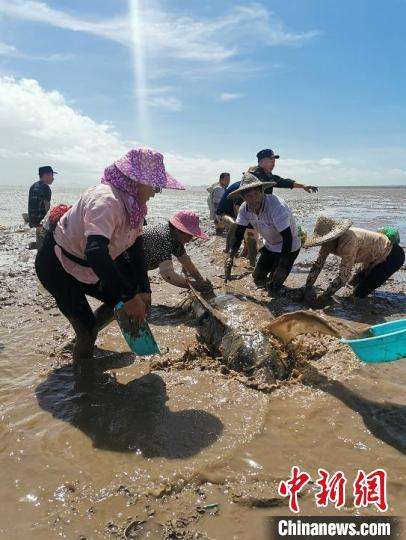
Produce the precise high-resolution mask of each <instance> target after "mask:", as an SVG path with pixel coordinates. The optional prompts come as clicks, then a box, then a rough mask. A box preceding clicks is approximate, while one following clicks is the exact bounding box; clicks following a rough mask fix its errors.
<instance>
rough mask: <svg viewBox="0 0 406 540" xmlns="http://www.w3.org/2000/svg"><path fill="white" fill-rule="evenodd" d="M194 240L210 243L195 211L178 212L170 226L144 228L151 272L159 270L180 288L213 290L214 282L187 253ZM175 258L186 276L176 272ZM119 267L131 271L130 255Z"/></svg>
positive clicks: (143, 235)
mask: <svg viewBox="0 0 406 540" xmlns="http://www.w3.org/2000/svg"><path fill="white" fill-rule="evenodd" d="M193 238H201V239H202V240H207V239H208V236H207V234H206V233H205V232H203V231H202V230H201V229H200V226H199V216H198V215H197V214H196V213H195V212H192V211H191V210H182V211H180V212H176V213H175V214H173V216H171V217H170V218H169V220H168V221H167V222H166V223H160V224H158V225H148V226H146V227H144V229H143V232H142V239H143V247H144V254H145V264H146V266H147V270H155V269H156V268H159V274H160V275H161V277H162V278H163V279H164V280H165V281H166V282H167V283H170V284H171V285H175V286H176V287H181V288H184V289H188V288H189V284H190V285H192V286H193V287H194V288H195V289H196V290H198V291H206V290H208V289H210V288H211V283H210V281H209V280H206V279H204V278H203V277H202V275H201V274H200V272H199V270H198V269H197V268H196V266H195V265H194V264H193V262H192V260H191V258H190V257H189V255H188V254H187V253H186V249H185V244H187V243H188V242H190V241H191V240H192V239H193ZM172 256H175V257H176V258H177V259H178V261H179V262H180V264H181V266H182V270H183V273H184V274H185V275H183V276H182V275H181V274H179V273H177V272H176V271H175V269H174V266H173V262H172ZM117 264H118V265H119V268H123V270H124V271H125V272H127V270H126V266H127V265H128V253H127V252H124V253H123V254H122V255H121V256H120V257H119V258H118V259H117ZM185 276H191V278H192V279H190V278H186V277H185Z"/></svg>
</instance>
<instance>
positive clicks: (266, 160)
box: [247, 148, 318, 194]
mask: <svg viewBox="0 0 406 540" xmlns="http://www.w3.org/2000/svg"><path fill="white" fill-rule="evenodd" d="M279 157H280V156H277V155H275V153H274V151H273V150H271V149H270V148H265V149H264V150H260V151H259V152H258V153H257V159H258V165H257V166H255V167H250V168H249V169H248V171H247V172H249V173H251V174H253V175H254V176H256V177H257V178H258V179H259V180H261V181H262V182H276V185H275V187H278V188H288V189H296V188H301V189H304V190H305V191H307V193H315V192H317V191H318V187H317V186H308V185H306V184H300V183H299V182H296V180H291V179H290V178H282V177H280V176H278V175H276V174H273V172H272V171H273V169H274V167H275V160H277V159H279ZM272 191H273V188H272V187H271V188H269V189H268V190H266V191H265V193H266V194H269V193H272Z"/></svg>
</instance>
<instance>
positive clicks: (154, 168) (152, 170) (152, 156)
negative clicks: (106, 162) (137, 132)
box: [114, 148, 186, 189]
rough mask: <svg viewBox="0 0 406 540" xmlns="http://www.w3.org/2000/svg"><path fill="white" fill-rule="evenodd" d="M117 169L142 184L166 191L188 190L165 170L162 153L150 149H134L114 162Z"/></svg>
mask: <svg viewBox="0 0 406 540" xmlns="http://www.w3.org/2000/svg"><path fill="white" fill-rule="evenodd" d="M114 165H115V166H116V167H117V169H118V170H119V171H120V172H121V173H122V174H124V175H125V176H127V177H128V178H131V180H134V181H135V182H138V183H140V184H145V185H147V186H153V187H160V188H166V189H186V188H185V186H184V185H183V184H181V183H180V182H178V181H177V180H175V178H174V177H173V176H172V175H170V174H169V173H168V172H166V170H165V165H164V158H163V155H162V154H161V153H160V152H156V151H155V150H151V149H150V148H133V149H132V150H130V151H129V152H127V153H126V154H125V155H124V156H122V157H121V158H120V159H118V160H117V161H115V162H114Z"/></svg>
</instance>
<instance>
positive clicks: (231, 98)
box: [219, 92, 243, 101]
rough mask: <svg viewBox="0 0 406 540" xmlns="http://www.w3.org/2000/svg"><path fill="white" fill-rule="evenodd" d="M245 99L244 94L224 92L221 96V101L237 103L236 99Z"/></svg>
mask: <svg viewBox="0 0 406 540" xmlns="http://www.w3.org/2000/svg"><path fill="white" fill-rule="evenodd" d="M242 97H243V94H233V93H231V92H230V93H227V92H223V93H222V94H220V95H219V100H220V101H235V100H236V99H241V98H242Z"/></svg>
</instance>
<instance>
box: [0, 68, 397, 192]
mask: <svg viewBox="0 0 406 540" xmlns="http://www.w3.org/2000/svg"><path fill="white" fill-rule="evenodd" d="M170 89H171V88H170V87H162V88H158V89H156V95H155V97H160V96H161V97H163V98H164V97H165V96H166V94H167V93H168V92H170ZM0 125H1V126H2V129H1V130H0V157H1V171H0V183H3V184H10V183H16V184H17V183H18V184H21V182H24V181H27V182H29V181H31V180H32V178H33V176H34V175H35V172H36V170H37V168H38V166H39V165H43V164H50V165H52V166H53V167H55V169H56V170H57V171H58V172H60V175H59V177H58V182H60V183H61V184H82V185H91V184H94V183H96V182H97V181H98V179H99V178H100V176H101V174H102V173H103V169H104V167H105V166H106V165H108V164H109V163H111V162H112V161H113V160H114V159H116V158H117V157H119V156H120V155H121V154H123V153H124V152H126V151H127V150H128V149H129V148H130V147H131V146H134V145H135V144H136V143H135V142H134V141H133V142H130V141H125V140H124V139H123V138H122V137H120V135H119V134H118V133H116V132H115V131H114V128H113V127H112V126H111V125H110V124H107V123H97V122H95V121H94V120H92V119H91V118H89V117H88V116H85V115H83V114H82V113H80V112H78V111H76V110H75V109H74V108H73V107H72V106H71V104H70V103H69V102H68V101H67V100H66V98H65V97H64V96H63V95H62V94H61V93H60V92H57V91H55V90H54V91H46V90H44V89H43V88H42V87H41V86H40V85H39V83H38V82H37V81H35V80H32V79H15V78H12V77H0ZM160 150H161V151H163V153H164V155H165V162H166V164H167V166H168V169H169V171H170V172H171V173H172V174H174V175H175V176H176V177H178V178H179V179H180V180H181V181H184V182H185V183H186V184H189V185H204V184H209V183H211V182H214V181H215V180H216V179H217V178H218V175H219V173H220V172H222V171H229V172H230V173H231V176H232V179H233V181H234V180H237V179H239V178H240V177H241V172H242V171H243V170H246V169H247V167H248V166H250V165H253V164H254V159H252V156H250V155H246V156H241V155H238V157H234V156H227V159H213V158H212V157H210V156H185V155H181V154H178V153H174V152H172V153H168V152H165V149H164V148H163V149H160ZM353 151H354V149H353ZM386 153H387V154H388V155H390V154H391V149H388V150H387V151H386ZM381 154H382V155H385V149H381ZM356 161H357V160H356V158H355V156H354V155H353V156H352V158H351V166H349V164H348V163H347V162H344V161H341V160H339V159H337V158H334V157H321V158H317V159H306V160H299V159H280V160H278V163H277V170H276V173H277V174H280V175H281V176H283V177H291V178H294V179H297V180H298V181H299V182H305V183H312V184H316V185H340V184H341V185H345V184H347V185H348V184H349V185H362V184H364V185H379V184H382V182H383V181H384V182H386V183H387V184H399V185H402V184H404V181H405V176H406V170H405V168H394V167H393V165H392V166H391V167H388V168H387V169H384V168H383V167H382V168H380V169H379V168H374V169H368V168H365V167H363V166H362V165H358V167H357V163H356ZM361 163H362V161H361ZM392 163H393V161H392Z"/></svg>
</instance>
